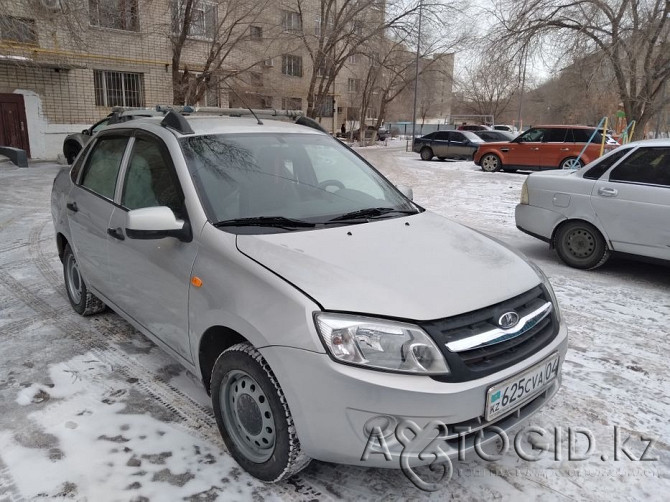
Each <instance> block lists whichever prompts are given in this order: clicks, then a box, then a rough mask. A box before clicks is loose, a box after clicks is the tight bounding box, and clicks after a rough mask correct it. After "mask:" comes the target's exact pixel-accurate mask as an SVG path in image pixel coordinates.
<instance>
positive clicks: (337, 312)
mask: <svg viewBox="0 0 670 502" xmlns="http://www.w3.org/2000/svg"><path fill="white" fill-rule="evenodd" d="M405 193H409V192H408V191H405ZM52 212H53V221H54V225H55V229H56V236H57V237H56V240H57V247H58V254H59V256H60V258H61V260H62V262H63V270H64V278H65V287H66V290H67V294H68V296H69V298H70V302H71V304H72V307H73V308H74V310H75V311H77V312H78V313H80V314H82V315H88V314H93V313H95V312H99V311H101V310H102V309H104V308H105V305H108V306H109V307H111V308H112V309H114V310H115V311H116V312H117V313H118V314H120V315H121V316H123V317H124V318H125V319H127V320H128V321H129V322H130V323H131V324H132V325H133V326H135V327H136V328H137V329H138V330H140V331H141V332H142V333H144V334H145V335H146V336H148V337H149V338H150V339H151V340H153V341H154V342H156V343H157V344H158V345H159V346H161V347H162V348H164V349H165V350H166V351H167V352H169V353H170V354H172V355H173V356H174V357H175V358H176V359H177V360H178V361H179V362H180V363H181V364H183V365H184V366H185V367H186V368H187V369H188V370H189V371H190V372H192V373H193V374H194V375H198V376H199V377H200V378H201V379H202V381H203V384H204V386H205V388H206V389H207V391H208V392H209V393H211V396H212V405H213V409H214V413H215V415H216V420H217V423H218V426H219V429H220V431H221V435H222V436H223V440H224V441H225V443H226V446H227V447H228V450H229V451H230V453H231V455H232V456H233V457H234V458H235V459H236V460H237V462H239V464H240V465H241V466H242V467H244V468H245V469H246V470H247V471H249V472H250V473H251V474H252V475H254V476H256V477H258V478H260V479H262V480H266V481H278V480H281V479H285V478H287V477H289V476H291V475H292V474H294V473H296V472H298V471H299V470H300V469H301V468H303V467H304V466H305V465H307V463H308V462H309V460H310V458H315V459H319V460H323V461H329V462H340V463H347V464H358V465H363V466H370V467H375V466H377V467H395V468H398V467H399V466H400V464H399V459H400V456H401V454H402V453H403V446H402V444H401V443H399V442H398V441H397V440H395V439H393V434H394V431H395V428H396V426H397V425H398V424H400V423H401V422H402V421H403V420H404V419H407V420H412V421H414V422H415V423H416V424H418V426H425V425H426V424H427V422H429V421H430V420H438V421H441V422H442V423H444V424H445V425H446V426H447V427H448V428H449V432H450V433H453V434H454V435H453V436H450V439H448V440H446V441H445V442H444V444H443V445H441V447H442V448H443V449H444V450H445V451H446V452H448V454H449V455H452V456H455V455H456V454H457V451H458V445H459V444H460V445H461V450H462V451H463V453H466V452H467V451H471V450H472V448H473V447H474V446H473V444H474V437H475V436H476V433H477V432H478V431H482V429H485V428H486V427H488V426H491V425H493V424H495V425H496V426H497V427H500V428H501V429H502V430H508V429H510V428H512V427H514V426H516V425H518V424H519V423H521V422H523V421H525V420H526V419H527V418H528V417H529V416H531V415H532V414H533V413H535V412H536V411H538V410H539V409H540V408H541V407H542V406H544V405H545V404H546V403H547V402H548V400H549V399H550V398H551V397H552V396H553V395H554V394H555V393H556V391H557V390H558V387H559V385H560V371H561V365H562V363H563V361H564V358H565V354H566V350H567V329H566V326H565V324H564V322H563V320H562V319H561V316H560V313H559V309H558V304H557V302H556V298H555V296H554V294H553V291H552V289H551V286H550V285H549V282H548V281H547V279H546V277H545V276H544V274H543V273H542V272H541V271H540V270H539V269H538V268H537V267H535V266H534V265H532V264H530V263H529V262H527V261H526V260H525V259H524V258H523V257H522V256H520V255H519V254H518V253H517V252H515V251H514V250H512V249H510V248H507V247H505V246H503V245H501V244H499V243H497V242H494V241H493V240H491V239H490V238H488V237H486V236H484V235H482V234H480V233H478V232H475V231H473V230H470V229H468V228H466V227H463V226H461V225H459V224H457V223H454V222H452V221H449V220H447V219H445V218H442V217H440V216H438V215H436V214H433V213H430V212H429V211H425V210H424V209H422V208H421V207H420V206H419V205H417V204H416V203H414V202H412V201H411V200H410V198H408V197H407V196H405V195H403V193H402V192H401V191H400V190H399V189H397V188H396V187H394V186H393V185H392V184H391V183H390V182H389V181H388V180H386V179H385V178H384V177H383V176H382V175H381V174H380V173H379V172H377V171H376V170H375V169H374V168H373V167H372V166H371V165H369V164H368V163H367V162H366V161H365V160H363V159H362V158H361V157H359V156H358V155H357V154H356V153H355V152H353V151H352V150H350V149H349V148H347V147H345V146H343V145H342V144H341V142H339V141H337V140H335V139H333V138H332V137H330V136H329V135H328V134H326V133H324V132H321V131H318V130H316V129H314V128H310V127H305V126H303V125H298V124H288V123H283V122H278V121H271V120H265V122H264V123H260V121H258V122H257V121H256V120H251V119H247V118H221V117H215V118H212V117H191V118H189V119H188V120H186V119H185V118H183V117H181V116H180V115H178V114H176V113H174V112H169V113H168V114H167V115H166V117H165V118H164V119H163V120H162V121H161V120H160V119H138V120H133V121H130V122H127V123H124V124H117V125H113V126H110V127H107V128H105V129H104V130H102V131H100V132H99V133H98V134H97V135H96V136H95V138H94V139H93V141H91V143H90V144H89V145H87V147H86V149H85V151H84V152H82V154H81V155H80V156H79V157H78V159H77V161H76V162H75V164H74V165H73V166H72V168H71V169H67V170H63V171H62V172H61V173H60V174H59V175H58V176H57V177H56V179H55V181H54V187H53V192H52ZM373 431H381V433H382V434H383V435H384V437H385V438H388V441H387V444H388V448H389V456H386V455H369V456H368V457H367V458H365V457H364V455H363V452H364V451H365V449H366V445H368V440H369V438H370V435H371V434H372V433H373ZM464 432H465V433H466V434H465V435H464V434H463V433H464ZM482 434H483V432H482ZM484 437H485V438H486V440H490V439H495V438H496V437H498V436H497V434H494V433H489V434H484ZM484 442H486V441H484ZM404 453H405V455H406V458H407V459H408V461H409V462H410V464H412V465H416V464H425V463H429V462H431V461H432V460H433V459H432V457H431V458H426V457H422V458H419V453H420V452H419V451H405V452H404ZM429 457H430V456H429Z"/></svg>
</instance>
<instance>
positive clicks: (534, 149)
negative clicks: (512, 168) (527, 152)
mask: <svg viewBox="0 0 670 502" xmlns="http://www.w3.org/2000/svg"><path fill="white" fill-rule="evenodd" d="M539 149H540V148H539V147H535V148H531V150H532V151H533V152H537V151H538V150H539Z"/></svg>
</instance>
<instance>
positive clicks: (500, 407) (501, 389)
mask: <svg viewBox="0 0 670 502" xmlns="http://www.w3.org/2000/svg"><path fill="white" fill-rule="evenodd" d="M558 362H559V359H558V354H557V353H556V354H552V355H551V356H549V357H548V358H547V359H545V360H544V361H542V362H541V363H538V364H536V365H535V366H533V367H532V368H530V369H527V370H526V371H524V372H523V373H519V374H518V375H515V376H513V377H512V378H510V379H508V380H505V381H504V382H501V383H499V384H497V385H494V386H493V387H491V388H490V389H489V390H488V392H487V393H486V415H485V418H486V421H487V422H488V421H490V420H493V419H494V418H497V417H499V416H501V415H504V414H505V413H507V412H508V411H511V410H513V409H515V408H518V407H519V406H521V405H523V404H524V403H525V402H527V401H528V400H530V399H531V398H533V397H534V396H535V395H536V394H537V393H538V392H540V391H541V390H542V389H543V388H545V387H546V386H547V385H548V384H549V383H551V382H552V381H553V380H554V379H555V378H556V377H557V376H558Z"/></svg>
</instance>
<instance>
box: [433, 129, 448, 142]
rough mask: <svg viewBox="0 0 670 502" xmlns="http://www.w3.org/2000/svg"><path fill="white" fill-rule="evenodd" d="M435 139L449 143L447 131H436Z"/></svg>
mask: <svg viewBox="0 0 670 502" xmlns="http://www.w3.org/2000/svg"><path fill="white" fill-rule="evenodd" d="M435 139H437V140H439V141H449V133H448V132H447V131H438V132H436V133H435Z"/></svg>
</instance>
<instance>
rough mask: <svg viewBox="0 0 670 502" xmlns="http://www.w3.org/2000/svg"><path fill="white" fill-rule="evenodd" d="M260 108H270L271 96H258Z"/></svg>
mask: <svg viewBox="0 0 670 502" xmlns="http://www.w3.org/2000/svg"><path fill="white" fill-rule="evenodd" d="M259 98H260V103H261V108H272V96H259Z"/></svg>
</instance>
